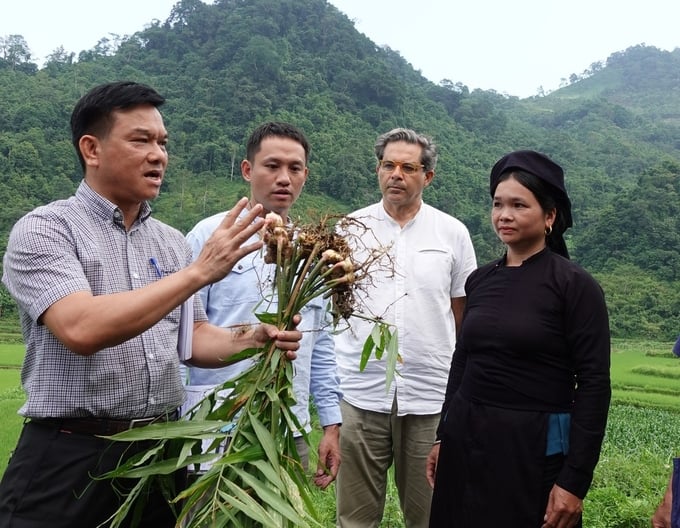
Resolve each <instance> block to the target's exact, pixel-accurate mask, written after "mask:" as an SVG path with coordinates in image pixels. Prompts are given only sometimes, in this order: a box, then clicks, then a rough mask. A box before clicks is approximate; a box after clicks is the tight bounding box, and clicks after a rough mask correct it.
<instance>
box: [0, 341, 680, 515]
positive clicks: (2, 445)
mask: <svg viewBox="0 0 680 528" xmlns="http://www.w3.org/2000/svg"><path fill="white" fill-rule="evenodd" d="M672 345H673V343H665V342H650V341H624V340H614V342H613V343H612V369H611V374H612V387H613V400H612V407H611V409H610V414H609V422H608V425H607V435H606V438H605V443H604V446H603V449H602V454H601V457H600V463H599V465H598V467H597V469H596V472H595V479H594V481H593V485H592V487H591V490H590V492H589V494H588V496H587V497H586V500H585V506H584V508H585V513H584V526H585V528H647V527H648V526H649V518H650V516H651V515H652V512H653V511H654V508H655V507H656V505H657V503H658V501H659V499H660V497H661V494H662V492H663V490H664V488H665V485H666V483H667V481H668V476H669V474H670V468H671V465H670V464H671V460H672V457H673V456H678V455H680V359H678V358H675V357H673V356H672V355H671V354H670V350H671V347H672ZM23 350H24V348H23V345H20V344H0V423H2V427H0V475H1V474H2V473H3V472H4V469H5V465H6V461H7V459H8V457H9V454H10V452H11V450H12V449H13V448H14V445H15V444H16V440H17V438H18V435H19V432H20V429H21V424H22V419H21V417H19V416H18V415H17V410H18V408H19V407H20V406H21V404H22V403H23V399H24V397H23V392H22V391H21V389H20V381H19V380H20V370H19V369H20V365H21V361H22V357H23ZM313 451H314V450H312V452H313ZM315 502H316V504H317V509H318V510H319V511H320V512H321V514H322V515H323V518H324V521H325V522H327V524H328V526H333V525H334V512H335V500H334V494H333V490H332V487H331V489H329V490H326V491H325V492H316V500H315ZM403 526H404V524H403V520H402V518H401V513H400V511H399V504H398V499H397V494H396V490H395V488H394V486H393V485H390V488H389V490H388V498H387V503H386V506H385V515H384V518H383V522H382V524H381V528H399V527H403Z"/></svg>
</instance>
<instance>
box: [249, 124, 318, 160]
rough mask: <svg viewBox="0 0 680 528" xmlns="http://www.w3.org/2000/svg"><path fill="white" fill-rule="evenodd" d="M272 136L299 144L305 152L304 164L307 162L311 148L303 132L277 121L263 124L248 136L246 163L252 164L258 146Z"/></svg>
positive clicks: (258, 148)
mask: <svg viewBox="0 0 680 528" xmlns="http://www.w3.org/2000/svg"><path fill="white" fill-rule="evenodd" d="M272 136H274V137H284V138H290V139H292V140H294V141H297V142H298V143H300V145H302V148H303V149H304V150H305V163H306V162H307V160H308V159H309V153H310V151H311V147H310V145H309V141H307V138H306V137H305V134H304V132H302V130H300V129H299V128H297V127H295V126H293V125H291V124H289V123H282V122H278V121H270V122H268V123H264V124H262V125H260V126H259V127H257V128H256V129H255V130H253V132H252V133H251V134H250V137H249V138H248V141H247V142H246V158H247V159H248V161H250V162H251V163H252V162H253V161H254V160H255V154H257V153H258V151H259V150H260V144H261V143H262V141H263V140H264V139H265V138H268V137H272Z"/></svg>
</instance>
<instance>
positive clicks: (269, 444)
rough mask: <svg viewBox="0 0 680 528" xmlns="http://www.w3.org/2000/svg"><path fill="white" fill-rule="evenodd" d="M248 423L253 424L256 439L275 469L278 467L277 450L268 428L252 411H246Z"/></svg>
mask: <svg viewBox="0 0 680 528" xmlns="http://www.w3.org/2000/svg"><path fill="white" fill-rule="evenodd" d="M248 414H249V418H250V423H251V424H252V426H253V429H254V431H255V434H256V435H257V439H258V441H259V442H260V445H261V446H262V449H264V452H265V455H266V456H267V459H268V460H269V461H270V462H271V463H272V465H274V467H275V468H276V469H278V467H279V452H278V451H277V449H276V442H275V441H274V437H272V435H271V433H270V432H269V430H268V429H267V428H266V427H265V426H264V425H263V424H262V422H260V420H259V419H258V418H257V417H256V416H255V415H254V414H252V413H248Z"/></svg>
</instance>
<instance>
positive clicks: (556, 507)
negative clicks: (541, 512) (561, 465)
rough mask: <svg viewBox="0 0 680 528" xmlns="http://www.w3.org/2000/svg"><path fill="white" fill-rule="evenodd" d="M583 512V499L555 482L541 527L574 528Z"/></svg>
mask: <svg viewBox="0 0 680 528" xmlns="http://www.w3.org/2000/svg"><path fill="white" fill-rule="evenodd" d="M582 513H583V501H582V500H581V499H579V498H578V497H577V496H576V495H574V494H573V493H569V492H568V491H567V490H565V489H564V488H560V487H559V486H558V485H557V484H555V485H554V486H553V488H552V490H551V491H550V496H549V497H548V507H547V508H546V510H545V516H544V517H543V520H544V521H545V522H544V523H543V526H542V527H541V528H572V527H573V526H576V524H577V523H578V521H579V519H580V518H581V514H582Z"/></svg>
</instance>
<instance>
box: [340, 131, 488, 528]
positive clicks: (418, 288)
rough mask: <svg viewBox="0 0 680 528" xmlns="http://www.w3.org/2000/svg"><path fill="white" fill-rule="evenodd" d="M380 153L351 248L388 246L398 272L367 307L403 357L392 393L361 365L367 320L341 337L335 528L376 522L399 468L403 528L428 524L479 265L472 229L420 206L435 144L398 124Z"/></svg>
mask: <svg viewBox="0 0 680 528" xmlns="http://www.w3.org/2000/svg"><path fill="white" fill-rule="evenodd" d="M375 154H376V157H377V167H376V172H377V175H378V183H379V185H380V190H381V192H382V200H381V201H380V202H378V203H376V204H373V205H370V206H368V207H366V208H364V209H360V210H358V211H355V212H354V213H351V215H350V216H352V217H354V218H356V219H358V220H360V221H361V222H362V224H364V225H365V226H366V227H367V228H368V229H367V231H366V232H365V233H364V234H363V236H362V237H361V241H360V243H358V244H357V245H359V244H360V246H361V247H356V248H354V251H355V252H356V253H357V254H361V252H364V251H371V250H372V249H375V248H376V247H378V246H381V247H390V250H389V254H390V258H391V262H392V267H393V269H386V270H383V271H380V272H377V273H373V274H372V284H371V287H370V288H368V289H367V290H366V291H365V292H362V297H363V298H362V303H363V306H364V307H365V309H366V311H368V312H370V313H371V314H372V315H373V316H379V317H382V318H383V319H384V320H385V321H386V322H388V323H391V324H392V325H394V328H395V329H396V331H397V335H398V352H399V355H400V357H401V360H402V361H401V362H399V363H398V364H397V372H396V375H395V377H394V381H393V382H392V383H391V384H390V386H389V390H386V387H387V386H386V379H387V376H386V362H385V361H384V360H375V359H372V360H370V361H369V362H368V364H367V365H366V367H365V369H364V370H363V371H360V368H359V364H360V358H361V354H362V347H363V343H364V342H365V341H366V339H367V337H368V336H369V334H370V332H371V328H372V327H371V324H370V323H369V322H367V321H365V320H362V319H359V318H352V319H351V320H350V325H351V331H347V332H342V333H340V334H339V335H337V336H336V340H335V343H336V354H337V361H338V373H339V375H340V383H341V389H342V392H343V401H342V403H341V405H342V421H343V426H342V429H341V431H340V450H341V458H342V461H343V464H342V466H341V467H340V471H339V473H338V480H337V481H336V493H337V526H339V527H342V528H359V527H360V528H370V527H375V526H378V525H379V523H380V520H381V518H382V515H383V509H384V504H385V495H386V487H387V474H388V470H389V468H390V466H391V465H393V464H394V476H395V481H396V486H397V489H398V491H399V500H400V502H401V508H402V511H403V514H404V520H405V523H406V526H407V527H408V528H415V527H421V526H422V527H425V526H427V525H428V519H429V511H430V502H431V496H432V490H431V488H430V485H429V484H428V482H427V479H426V465H425V463H426V459H427V456H428V454H429V452H430V448H431V447H432V443H433V442H434V440H435V431H436V427H437V424H438V423H439V412H440V410H441V404H442V402H443V400H444V392H445V390H446V381H447V377H448V370H449V365H450V363H451V355H452V353H453V349H454V346H455V336H456V329H457V328H458V327H459V325H460V321H461V318H462V314H463V309H464V307H465V296H464V295H465V290H464V285H465V280H466V278H467V276H468V275H469V274H470V272H472V271H473V270H474V269H475V268H476V259H475V253H474V249H473V247H472V242H471V240H470V235H469V233H468V230H467V228H466V227H465V226H464V225H463V224H462V223H461V222H460V221H459V220H457V219H455V218H453V217H451V216H449V215H447V214H445V213H443V212H441V211H438V210H437V209H435V208H434V207H432V206H430V205H427V204H425V203H424V202H423V197H422V196H423V190H424V189H425V187H427V186H429V185H430V183H431V182H432V179H433V178H434V173H435V165H436V163H437V152H436V147H435V145H434V144H433V143H432V141H431V140H430V139H429V138H427V137H425V136H423V135H420V134H418V133H416V132H414V131H413V130H409V129H404V128H397V129H394V130H391V131H390V132H387V133H386V134H383V135H381V136H380V137H378V140H377V142H376V144H375ZM355 235H356V233H355ZM349 239H350V240H352V239H353V238H352V237H349Z"/></svg>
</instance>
